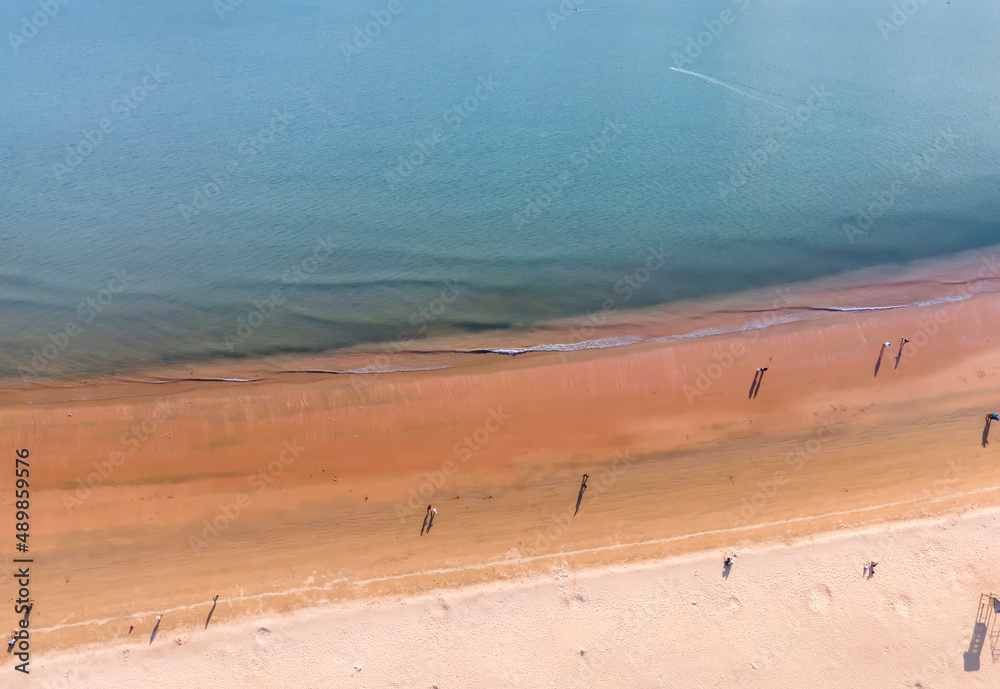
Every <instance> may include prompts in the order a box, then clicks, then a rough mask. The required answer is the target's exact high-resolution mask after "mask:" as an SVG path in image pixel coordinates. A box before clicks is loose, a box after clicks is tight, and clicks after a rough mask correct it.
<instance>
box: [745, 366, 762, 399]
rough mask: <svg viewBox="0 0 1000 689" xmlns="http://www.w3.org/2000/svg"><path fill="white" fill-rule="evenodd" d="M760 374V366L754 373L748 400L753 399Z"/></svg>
mask: <svg viewBox="0 0 1000 689" xmlns="http://www.w3.org/2000/svg"><path fill="white" fill-rule="evenodd" d="M759 376H760V369H759V368H758V369H757V372H756V373H754V374H753V382H752V383H750V392H748V393H747V399H748V400H752V399H753V391H754V390H756V389H757V378H758V377H759Z"/></svg>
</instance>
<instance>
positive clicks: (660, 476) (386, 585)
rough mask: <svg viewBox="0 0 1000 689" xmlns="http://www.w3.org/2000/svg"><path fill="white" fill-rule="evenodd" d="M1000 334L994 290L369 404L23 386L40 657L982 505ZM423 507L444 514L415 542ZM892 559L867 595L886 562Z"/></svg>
mask: <svg viewBox="0 0 1000 689" xmlns="http://www.w3.org/2000/svg"><path fill="white" fill-rule="evenodd" d="M998 316H1000V296H998V295H997V294H996V292H994V291H992V290H991V289H984V288H980V289H977V290H976V291H975V293H974V294H971V295H969V298H966V299H964V300H961V301H953V302H950V303H939V304H930V305H926V306H912V307H906V308H899V309H892V310H884V311H846V312H824V313H821V314H818V315H816V316H815V317H813V318H810V319H807V320H799V321H793V322H788V323H778V324H775V325H771V326H769V327H764V328H758V329H755V330H743V331H740V332H731V333H728V334H719V335H716V336H711V337H700V338H692V339H674V340H670V341H663V342H657V341H650V342H643V343H639V344H635V345H632V346H625V347H616V348H609V349H593V350H583V351H573V352H552V353H549V352H536V353H526V354H523V355H521V356H517V357H504V356H498V355H489V354H484V355H482V356H480V357H478V358H470V359H466V360H464V361H463V363H462V365H461V366H455V367H451V368H443V369H440V370H432V371H411V372H400V373H387V374H382V375H377V376H373V375H367V376H364V377H363V379H362V380H363V384H358V382H357V381H358V378H353V379H352V376H349V375H348V376H345V375H324V374H318V373H284V374H279V373H273V372H272V373H268V372H266V371H265V373H264V374H262V375H261V376H260V379H259V380H256V381H253V382H220V381H198V380H174V381H154V380H148V379H147V380H141V381H135V380H133V381H121V380H106V381H91V382H86V383H85V382H82V381H81V382H79V383H74V384H58V385H57V384H52V385H50V386H31V387H24V386H10V387H9V388H7V389H6V390H5V391H4V392H5V394H4V395H3V398H2V399H3V401H2V402H0V439H2V442H0V447H2V448H6V449H4V450H3V452H4V455H3V458H2V465H3V469H2V471H3V474H4V476H5V477H6V478H4V480H3V481H2V482H0V504H3V505H4V506H10V505H12V504H13V502H14V494H13V480H12V479H11V478H10V477H13V475H14V460H15V459H16V456H15V451H16V450H18V449H21V448H26V449H28V450H29V451H30V459H29V461H30V465H31V531H30V553H29V555H30V556H31V557H32V558H33V560H34V562H33V564H32V569H31V575H32V576H31V595H32V597H33V598H34V599H35V600H36V601H37V602H36V606H35V608H34V609H33V611H32V612H31V650H32V654H33V655H32V658H33V662H34V663H37V662H40V661H41V660H42V659H45V661H46V662H49V661H50V660H51V659H52V658H55V657H56V656H57V655H59V654H64V653H70V652H78V651H80V649H85V648H97V649H100V648H109V647H112V646H114V647H118V646H119V645H122V644H124V645H125V647H126V648H127V649H132V650H131V653H132V654H133V656H134V655H139V654H141V653H145V652H152V651H147V649H149V647H150V640H149V635H150V632H151V631H152V629H153V627H154V625H155V619H154V618H155V617H156V616H157V615H160V614H163V615H164V618H163V620H162V623H161V625H160V626H159V628H158V632H157V634H158V635H157V638H156V639H155V640H154V643H153V645H152V648H153V649H156V652H157V653H169V649H167V650H164V649H162V648H159V646H160V645H161V644H162V645H166V644H173V643H174V639H175V638H179V637H178V635H185V636H184V638H186V639H188V641H189V642H190V641H193V640H194V639H195V638H196V636H197V634H198V633H199V631H200V630H203V628H204V627H205V624H206V615H207V614H208V611H209V610H210V609H211V608H212V606H211V599H212V597H213V596H214V595H216V594H218V595H219V596H220V598H219V605H218V607H217V609H215V611H214V612H213V617H212V619H211V625H212V627H213V629H214V628H215V627H216V626H220V627H226V626H227V625H239V624H241V623H243V621H245V620H250V619H257V618H260V617H261V616H275V615H282V614H285V613H293V612H294V613H296V614H300V615H301V614H306V613H305V612H304V611H308V610H316V609H318V608H317V606H325V605H334V606H342V605H349V604H353V603H352V601H353V602H363V601H370V602H374V601H378V600H386V599H399V598H400V597H414V596H416V597H419V596H424V595H430V593H431V592H434V591H440V590H447V589H450V590H456V591H457V590H460V589H461V590H467V589H464V588H462V587H470V586H472V587H475V586H486V585H487V584H490V585H493V584H496V583H497V582H506V583H505V585H515V584H516V582H518V581H523V582H525V584H524V585H525V586H529V585H535V584H532V583H530V582H534V581H536V579H535V578H536V577H537V576H539V574H540V573H547V572H550V571H552V570H553V568H568V570H569V571H573V572H576V571H583V570H593V571H599V570H600V569H601V568H607V567H621V566H623V565H630V566H636V563H650V562H659V561H664V560H663V559H664V558H669V557H676V556H681V555H684V554H689V553H712V555H711V558H712V559H713V562H714V559H715V558H716V554H718V558H717V559H718V562H719V563H720V564H721V559H722V554H723V553H724V552H727V551H728V550H730V549H737V550H740V551H741V552H746V551H752V550H753V549H754V548H761V547H765V546H767V547H776V546H777V545H780V544H784V543H792V542H797V541H801V540H802V539H808V538H810V537H813V536H816V535H817V534H822V533H826V532H832V531H840V530H843V529H861V528H871V527H872V526H873V525H878V524H884V523H895V522H900V521H901V520H907V519H915V518H922V517H923V518H929V517H930V516H934V515H952V514H956V513H958V512H961V511H964V510H968V509H970V508H977V509H989V508H991V507H993V506H996V505H998V504H1000V461H998V460H1000V455H998V454H997V453H998V452H1000V438H998V439H997V440H995V441H994V442H992V443H988V444H987V443H986V440H988V438H984V435H985V432H986V429H985V416H986V414H987V413H989V412H994V411H1000V409H998V408H1000V359H998V357H997V353H998V344H1000V317H998ZM742 317H743V316H742V315H741V316H740V318H742ZM903 337H906V338H909V340H910V342H909V343H907V344H906V345H905V346H904V348H903V350H902V352H899V351H898V350H899V347H900V341H901V338H903ZM885 341H889V342H890V343H891V347H889V348H887V349H886V350H885V352H882V351H881V348H882V343H883V342H885ZM880 355H881V361H880V363H879V364H878V371H877V372H876V370H875V369H876V363H877V361H878V359H879V357H880ZM897 357H898V361H897ZM761 367H767V369H768V370H767V371H766V372H765V373H764V376H763V378H762V379H759V377H758V376H757V375H756V369H758V368H761ZM755 378H758V380H757V382H759V388H758V386H757V385H756V383H754V384H753V385H752V381H755ZM993 432H994V433H1000V424H998V425H997V426H996V427H995V428H994V429H993ZM584 473H589V481H588V486H587V489H586V490H585V491H584V492H583V493H582V498H580V500H579V510H578V512H576V509H577V500H578V497H579V496H580V482H581V476H582V475H583V474H584ZM428 504H433V506H434V507H435V508H436V509H437V510H438V513H437V516H436V518H435V520H434V523H433V526H432V528H431V529H430V530H429V531H428V530H426V529H425V530H424V533H423V534H422V533H421V531H422V526H424V518H425V514H426V509H427V505H428ZM15 552H16V551H15V550H14V542H13V536H11V542H10V543H9V545H8V547H6V548H4V549H3V553H2V557H3V559H4V562H3V565H4V566H3V570H2V573H3V575H5V576H4V578H3V579H2V580H0V586H3V587H5V588H6V589H7V590H10V591H11V593H12V594H13V593H15V591H16V588H17V587H16V585H15V582H14V580H12V579H11V578H10V576H9V575H10V574H12V573H13V572H15V571H16V569H15V567H14V563H13V559H14V558H15V557H18V555H16V554H15ZM858 555H859V556H860V553H858ZM744 557H745V556H744ZM873 557H874V554H873ZM856 564H857V566H856V569H857V570H858V573H860V568H861V565H862V564H863V563H862V561H860V560H859V561H858V562H857V563H856ZM879 567H880V573H879V575H877V576H876V578H877V577H878V576H881V573H882V571H883V570H882V568H883V567H884V568H885V569H884V571H886V572H888V571H889V570H890V569H891V568H892V567H893V565H891V564H889V563H886V562H883V563H881V564H880V565H879ZM997 579H998V580H997V581H996V583H995V585H994V588H995V589H1000V573H998V574H997ZM720 581H722V580H720ZM970 581H972V580H971V579H970ZM974 583H975V585H976V586H980V587H982V586H986V585H987V584H986V583H983V582H980V581H979V580H978V579H976V580H975V582H974ZM960 584H961V582H959V583H955V584H951V583H949V584H948V585H949V586H951V585H954V586H958V585H960ZM609 585H610V584H609ZM719 585H722V584H719ZM970 585H971V584H970ZM981 593H986V591H982V592H981ZM965 594H967V597H969V598H968V599H969V600H973V599H975V600H978V596H979V595H980V592H973V591H972V590H971V589H970V590H969V591H966V592H964V593H963V595H965ZM973 594H974V595H973ZM886 604H888V603H886ZM12 608H13V603H11V605H10V606H9V607H8V609H7V611H6V612H4V616H5V621H6V623H7V624H8V627H9V628H13V627H14V626H15V624H16V622H17V617H15V615H14V613H13V611H12ZM296 611H297V612H296ZM309 614H313V613H309ZM963 614H964V613H963ZM970 614H971V617H969V615H966V616H967V617H969V619H970V620H971V619H972V618H973V617H974V616H975V611H974V610H973V611H972V612H971V613H970ZM130 625H135V628H136V631H135V633H134V634H133V635H132V636H131V637H130V636H129V635H128V629H129V626H130ZM969 626H970V628H971V621H970V624H969ZM211 631H212V630H208V631H203V632H201V633H205V634H208V633H211ZM511 633H512V634H514V632H511ZM689 633H690V635H691V637H692V638H695V637H697V636H698V635H699V633H700V632H699V630H698V629H696V628H692V629H690V630H689ZM692 643H694V641H692ZM872 643H875V642H874V641H873V642H872ZM95 652H96V651H95ZM665 652H667V651H665ZM984 657H985V655H984ZM14 662H16V660H15V659H14V658H12V657H11V656H6V661H5V665H6V666H7V667H5V668H4V669H3V670H2V671H3V672H10V671H12V665H13V663H14ZM51 662H55V661H51ZM116 662H117V661H116ZM988 665H989V663H985V664H984V666H983V670H982V672H983V673H985V672H986V671H987V669H988ZM993 676H994V677H995V676H996V675H995V673H994V675H993ZM699 681H701V680H699ZM123 686H131V684H125V685H123ZM220 686H221V685H220ZM247 686H251V685H249V684H248V685H247ZM261 686H264V685H261ZM267 686H270V685H267ZM373 686H374V685H373ZM650 686H653V685H652V684H651V685H650ZM657 686H658V685H657ZM984 686H985V685H984Z"/></svg>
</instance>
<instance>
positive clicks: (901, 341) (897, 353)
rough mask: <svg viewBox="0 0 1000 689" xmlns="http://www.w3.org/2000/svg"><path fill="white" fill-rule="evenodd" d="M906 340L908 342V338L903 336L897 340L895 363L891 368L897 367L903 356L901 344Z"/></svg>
mask: <svg viewBox="0 0 1000 689" xmlns="http://www.w3.org/2000/svg"><path fill="white" fill-rule="evenodd" d="M907 342H909V340H907V339H906V338H905V337H904V338H903V339H902V340H900V341H899V351H898V352H896V365H895V366H893V367H892V368H893V370H896V369H897V368H899V360H900V358H901V357H902V356H903V345H905V344H906V343H907Z"/></svg>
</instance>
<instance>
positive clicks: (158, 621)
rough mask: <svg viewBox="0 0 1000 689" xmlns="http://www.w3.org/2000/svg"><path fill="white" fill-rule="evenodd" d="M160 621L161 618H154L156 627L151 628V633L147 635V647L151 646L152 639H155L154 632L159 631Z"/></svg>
mask: <svg viewBox="0 0 1000 689" xmlns="http://www.w3.org/2000/svg"><path fill="white" fill-rule="evenodd" d="M161 619H162V618H160V617H157V618H156V626H155V627H153V633H152V634H150V635H149V645H150V646H152V645H153V639H155V638H156V632H158V631H160V621H161Z"/></svg>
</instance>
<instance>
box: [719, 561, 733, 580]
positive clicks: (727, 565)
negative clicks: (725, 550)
mask: <svg viewBox="0 0 1000 689" xmlns="http://www.w3.org/2000/svg"><path fill="white" fill-rule="evenodd" d="M731 571H733V559H732V558H729V557H727V558H726V561H725V562H724V563H722V578H723V579H728V578H729V573H730V572H731Z"/></svg>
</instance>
